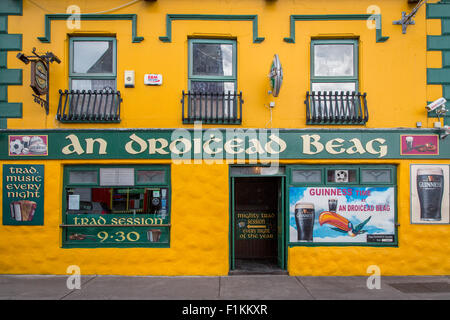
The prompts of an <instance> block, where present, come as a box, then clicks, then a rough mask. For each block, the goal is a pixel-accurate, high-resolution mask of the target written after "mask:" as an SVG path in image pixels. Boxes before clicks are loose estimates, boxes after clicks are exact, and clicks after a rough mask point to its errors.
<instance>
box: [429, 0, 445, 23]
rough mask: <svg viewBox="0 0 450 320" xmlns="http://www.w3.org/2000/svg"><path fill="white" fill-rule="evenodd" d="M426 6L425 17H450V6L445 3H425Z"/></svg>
mask: <svg viewBox="0 0 450 320" xmlns="http://www.w3.org/2000/svg"><path fill="white" fill-rule="evenodd" d="M449 4H450V3H449ZM426 6H427V7H426V8H427V12H426V18H427V19H442V18H449V17H450V6H449V5H448V4H446V3H439V2H438V3H427V5H426Z"/></svg>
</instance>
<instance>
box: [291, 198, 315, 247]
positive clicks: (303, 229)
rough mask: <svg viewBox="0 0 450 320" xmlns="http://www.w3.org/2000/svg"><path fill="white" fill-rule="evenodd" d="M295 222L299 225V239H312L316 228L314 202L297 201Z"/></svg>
mask: <svg viewBox="0 0 450 320" xmlns="http://www.w3.org/2000/svg"><path fill="white" fill-rule="evenodd" d="M295 223H296V225H297V235H298V236H297V240H298V241H312V240H313V228H314V204H313V203H306V202H303V203H302V202H297V203H296V204H295Z"/></svg>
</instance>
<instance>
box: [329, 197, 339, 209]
mask: <svg viewBox="0 0 450 320" xmlns="http://www.w3.org/2000/svg"><path fill="white" fill-rule="evenodd" d="M337 202H338V201H337V199H328V210H329V211H332V212H336V210H337Z"/></svg>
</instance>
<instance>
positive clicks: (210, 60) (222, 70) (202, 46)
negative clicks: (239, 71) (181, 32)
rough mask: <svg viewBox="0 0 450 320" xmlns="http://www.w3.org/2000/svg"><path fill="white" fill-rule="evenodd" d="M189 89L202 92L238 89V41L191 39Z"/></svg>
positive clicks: (223, 91)
mask: <svg viewBox="0 0 450 320" xmlns="http://www.w3.org/2000/svg"><path fill="white" fill-rule="evenodd" d="M189 90H191V91H193V92H201V93H228V92H235V91H236V41H234V40H208V39H191V40H190V41H189Z"/></svg>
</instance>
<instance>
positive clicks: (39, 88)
mask: <svg viewBox="0 0 450 320" xmlns="http://www.w3.org/2000/svg"><path fill="white" fill-rule="evenodd" d="M47 80H48V69H47V66H46V63H45V61H43V60H33V61H31V82H30V87H31V88H32V89H33V91H34V93H35V94H37V95H38V96H41V95H43V94H46V93H47V92H48V81H47Z"/></svg>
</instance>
